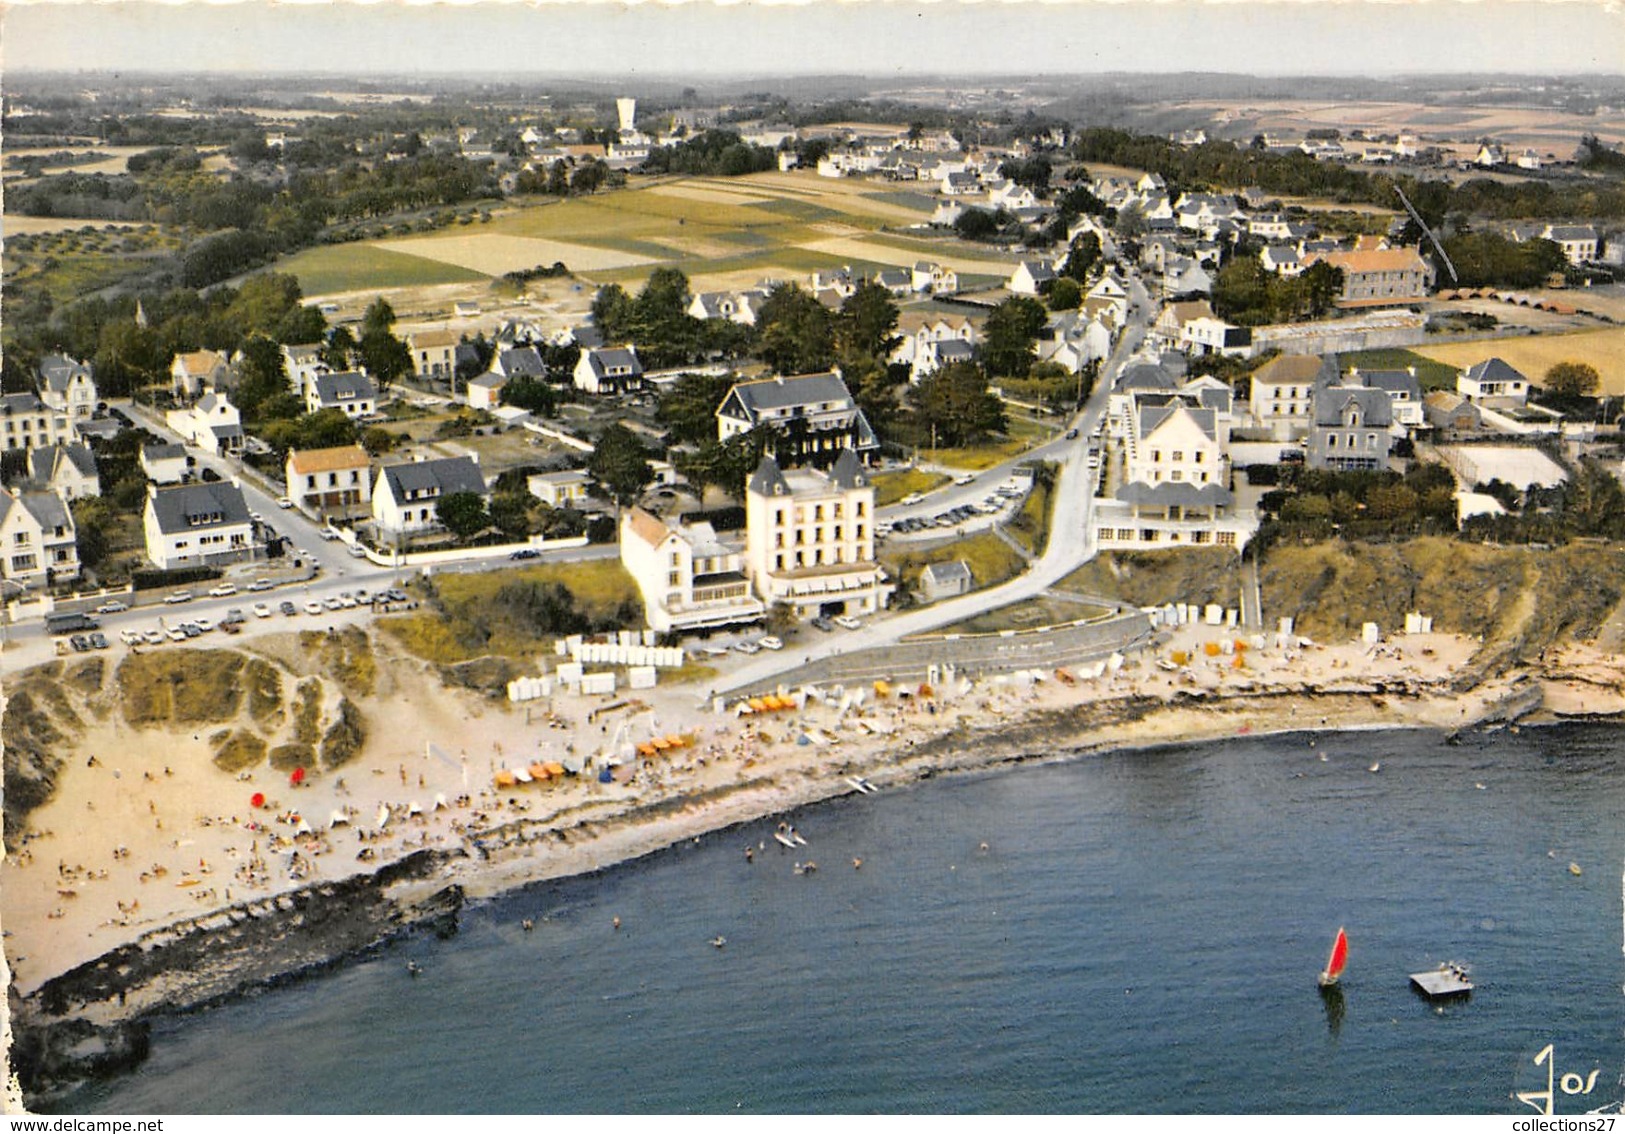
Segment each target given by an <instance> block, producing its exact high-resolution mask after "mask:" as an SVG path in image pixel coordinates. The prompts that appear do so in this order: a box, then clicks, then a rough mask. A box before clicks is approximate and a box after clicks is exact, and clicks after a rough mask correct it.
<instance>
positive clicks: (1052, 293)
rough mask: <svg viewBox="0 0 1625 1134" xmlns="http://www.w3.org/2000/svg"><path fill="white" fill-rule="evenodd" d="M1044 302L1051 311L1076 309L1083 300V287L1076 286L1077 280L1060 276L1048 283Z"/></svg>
mask: <svg viewBox="0 0 1625 1134" xmlns="http://www.w3.org/2000/svg"><path fill="white" fill-rule="evenodd" d="M1044 302H1045V303H1047V304H1049V309H1050V310H1051V311H1076V310H1077V309H1078V305H1079V304H1081V303H1082V302H1083V288H1081V287H1079V286H1078V281H1077V280H1074V279H1071V278H1069V277H1067V276H1061V277H1059V278H1058V279H1056V280H1053V281H1052V282H1051V283H1050V286H1049V291H1048V292H1047V293H1046V294H1045V296H1044Z"/></svg>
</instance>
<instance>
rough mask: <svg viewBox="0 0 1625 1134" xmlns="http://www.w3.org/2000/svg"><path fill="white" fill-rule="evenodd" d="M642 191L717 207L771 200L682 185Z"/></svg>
mask: <svg viewBox="0 0 1625 1134" xmlns="http://www.w3.org/2000/svg"><path fill="white" fill-rule="evenodd" d="M644 191H645V192H647V193H655V194H659V195H661V196H666V197H681V198H683V199H684V200H687V201H705V202H711V203H714V204H719V205H765V204H766V203H767V202H769V201H771V200H772V199H773V198H771V197H762V196H759V195H756V194H752V193H748V192H736V191H734V190H730V189H722V188H713V187H711V186H709V185H685V184H682V183H677V184H672V185H656V186H653V187H652V188H650V189H646V190H644Z"/></svg>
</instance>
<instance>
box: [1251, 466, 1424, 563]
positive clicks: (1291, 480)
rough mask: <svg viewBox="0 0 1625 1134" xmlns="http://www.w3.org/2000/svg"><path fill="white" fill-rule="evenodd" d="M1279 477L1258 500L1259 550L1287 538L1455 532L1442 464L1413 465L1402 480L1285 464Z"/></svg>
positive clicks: (1381, 474)
mask: <svg viewBox="0 0 1625 1134" xmlns="http://www.w3.org/2000/svg"><path fill="white" fill-rule="evenodd" d="M1270 467H1271V468H1274V466H1270ZM1250 471H1251V470H1249V472H1250ZM1279 478H1280V483H1281V485H1282V487H1280V488H1277V489H1273V490H1271V491H1269V492H1266V493H1265V494H1264V495H1263V497H1262V498H1261V499H1260V501H1259V508H1260V510H1261V511H1263V513H1264V514H1265V517H1266V519H1265V522H1264V525H1263V527H1262V528H1261V529H1260V531H1259V535H1258V540H1259V541H1260V542H1259V543H1258V544H1257V546H1258V547H1259V548H1263V547H1265V546H1267V545H1268V544H1269V543H1271V542H1273V541H1275V540H1277V539H1281V538H1284V537H1289V536H1291V537H1298V538H1308V539H1327V538H1330V537H1331V536H1332V535H1333V534H1334V533H1339V532H1340V533H1341V534H1343V535H1345V536H1349V537H1351V538H1368V539H1380V538H1392V537H1399V536H1412V535H1428V534H1439V533H1445V532H1453V531H1455V530H1456V496H1455V492H1456V481H1455V477H1454V476H1453V475H1452V474H1451V472H1450V470H1449V469H1447V468H1445V467H1444V466H1443V465H1435V464H1418V465H1414V466H1412V468H1411V469H1410V470H1409V471H1408V472H1406V473H1405V474H1404V475H1403V476H1401V475H1400V474H1398V473H1394V472H1333V471H1331V470H1328V469H1311V468H1304V467H1302V466H1291V465H1287V466H1281V467H1280V472H1279Z"/></svg>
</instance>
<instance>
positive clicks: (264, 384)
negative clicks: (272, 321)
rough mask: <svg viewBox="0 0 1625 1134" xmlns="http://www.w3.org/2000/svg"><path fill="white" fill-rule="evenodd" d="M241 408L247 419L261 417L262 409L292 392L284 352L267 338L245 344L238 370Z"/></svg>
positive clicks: (259, 338) (238, 402)
mask: <svg viewBox="0 0 1625 1134" xmlns="http://www.w3.org/2000/svg"><path fill="white" fill-rule="evenodd" d="M237 373H238V378H237V395H236V400H237V407H238V409H240V410H241V411H242V412H243V415H244V416H245V417H249V418H253V417H256V416H258V414H259V408H260V406H261V405H262V404H263V403H264V402H266V401H268V400H269V399H271V398H274V397H276V395H278V394H280V393H282V392H284V391H285V390H287V388H288V365H287V359H285V358H284V357H283V354H282V348H281V347H279V346H277V344H276V343H274V342H272V341H271V340H270V339H268V338H266V337H265V336H263V335H255V336H254V337H252V338H250V339H249V340H248V341H247V342H246V343H244V344H243V361H242V364H241V366H240V367H239V368H238V372H237Z"/></svg>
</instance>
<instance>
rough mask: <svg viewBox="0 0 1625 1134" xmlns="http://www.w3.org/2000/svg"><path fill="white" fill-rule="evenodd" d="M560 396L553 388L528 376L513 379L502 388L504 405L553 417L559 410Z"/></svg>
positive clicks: (540, 380)
mask: <svg viewBox="0 0 1625 1134" xmlns="http://www.w3.org/2000/svg"><path fill="white" fill-rule="evenodd" d="M558 403H559V396H558V393H557V392H556V391H555V390H554V389H553V387H552V386H550V385H548V384H547V383H546V382H545V381H543V380H542V379H540V378H532V377H530V376H529V375H528V374H527V375H521V376H520V377H518V378H515V379H513V380H512V381H511V382H509V383H508V384H507V385H505V386H503V387H502V404H503V405H505V406H516V407H517V408H519V409H522V410H529V411H530V412H531V413H534V414H539V415H540V416H542V417H552V416H553V414H554V413H555V412H556V411H557V410H558Z"/></svg>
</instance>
